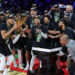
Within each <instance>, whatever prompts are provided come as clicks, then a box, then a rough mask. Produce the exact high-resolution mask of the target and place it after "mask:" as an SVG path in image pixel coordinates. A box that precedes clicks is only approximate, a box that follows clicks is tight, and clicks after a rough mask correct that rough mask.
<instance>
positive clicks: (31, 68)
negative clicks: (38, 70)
mask: <svg viewBox="0 0 75 75" xmlns="http://www.w3.org/2000/svg"><path fill="white" fill-rule="evenodd" d="M35 58H36V56H35V55H32V59H31V62H30V71H32V70H33V66H34V62H35Z"/></svg>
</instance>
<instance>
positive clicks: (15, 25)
mask: <svg viewBox="0 0 75 75" xmlns="http://www.w3.org/2000/svg"><path fill="white" fill-rule="evenodd" d="M19 28H21V26H20V25H17V24H14V26H13V29H14V30H17V29H19Z"/></svg>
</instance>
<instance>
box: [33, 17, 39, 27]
mask: <svg viewBox="0 0 75 75" xmlns="http://www.w3.org/2000/svg"><path fill="white" fill-rule="evenodd" d="M34 24H35V25H36V26H39V25H40V19H38V18H35V19H34Z"/></svg>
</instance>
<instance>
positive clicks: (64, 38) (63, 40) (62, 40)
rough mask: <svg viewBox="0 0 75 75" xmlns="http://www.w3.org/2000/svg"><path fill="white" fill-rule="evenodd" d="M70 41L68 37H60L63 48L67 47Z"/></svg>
mask: <svg viewBox="0 0 75 75" xmlns="http://www.w3.org/2000/svg"><path fill="white" fill-rule="evenodd" d="M68 40H69V37H68V35H66V34H64V35H62V36H61V37H60V43H61V45H62V46H66V44H67V42H68Z"/></svg>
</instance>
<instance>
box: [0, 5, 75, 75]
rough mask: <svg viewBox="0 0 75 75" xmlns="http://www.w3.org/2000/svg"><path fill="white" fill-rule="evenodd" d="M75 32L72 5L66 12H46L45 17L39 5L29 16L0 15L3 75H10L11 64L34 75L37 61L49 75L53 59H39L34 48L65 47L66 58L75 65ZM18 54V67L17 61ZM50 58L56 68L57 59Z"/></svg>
mask: <svg viewBox="0 0 75 75" xmlns="http://www.w3.org/2000/svg"><path fill="white" fill-rule="evenodd" d="M74 30H75V13H74V10H73V7H72V6H71V5H66V10H64V9H60V7H59V5H58V4H56V5H54V6H52V8H51V9H50V10H49V11H47V10H46V11H44V14H41V13H40V11H39V10H37V8H36V5H33V7H32V8H31V9H30V12H29V11H23V12H21V11H18V12H17V13H12V12H10V11H0V75H8V71H9V70H10V65H11V63H12V62H14V67H18V68H20V69H24V70H25V71H28V70H29V72H30V73H34V70H33V67H34V63H35V59H36V57H37V58H38V59H39V61H40V64H42V66H41V65H40V68H43V69H44V71H45V72H43V73H42V75H50V73H49V72H50V69H51V63H50V59H51V58H50V56H42V55H40V56H36V55H35V54H34V53H33V51H32V48H33V47H35V48H43V49H53V48H58V47H62V49H61V50H62V53H63V56H65V57H67V58H68V55H69V56H70V57H71V59H72V60H73V61H74V62H75V57H74V56H75V51H74V49H75V48H74V47H75V46H74V45H75V41H74V40H75V32H74ZM69 39H70V40H69ZM23 50H24V51H25V53H24V56H25V58H26V65H25V67H24V64H23V62H22V57H23V56H22V51H23ZM16 53H17V54H18V60H19V65H17V63H16V60H15V55H16ZM21 56H22V57H21ZM51 56H53V58H52V59H54V60H55V61H54V63H53V64H54V65H53V67H55V63H56V59H55V58H56V56H57V55H56V54H55V55H51ZM30 57H31V58H30ZM6 58H7V61H6ZM74 62H73V63H74ZM72 65H74V64H72ZM71 68H73V67H72V66H69V67H68V70H69V73H70V75H74V74H75V71H74V70H73V71H71Z"/></svg>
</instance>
